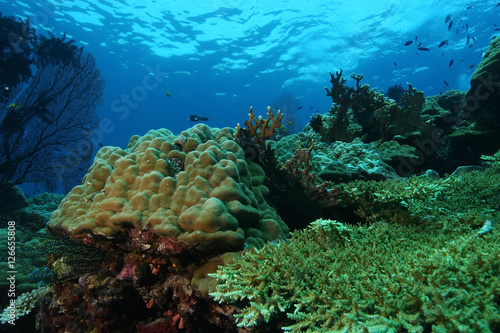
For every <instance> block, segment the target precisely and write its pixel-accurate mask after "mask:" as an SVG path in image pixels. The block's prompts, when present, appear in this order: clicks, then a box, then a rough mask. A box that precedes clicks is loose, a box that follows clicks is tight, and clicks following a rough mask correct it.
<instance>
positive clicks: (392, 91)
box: [386, 84, 405, 104]
mask: <svg viewBox="0 0 500 333" xmlns="http://www.w3.org/2000/svg"><path fill="white" fill-rule="evenodd" d="M404 92H405V90H404V88H403V87H402V86H401V85H400V84H395V85H393V86H391V87H389V89H387V93H386V96H387V97H389V98H390V99H393V100H395V101H396V103H398V104H399V102H400V101H401V98H402V97H403V95H404Z"/></svg>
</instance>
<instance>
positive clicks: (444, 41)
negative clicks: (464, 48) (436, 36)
mask: <svg viewBox="0 0 500 333" xmlns="http://www.w3.org/2000/svg"><path fill="white" fill-rule="evenodd" d="M445 44H448V40H443V41H442V42H441V43H439V46H438V47H441V46H443V45H445Z"/></svg>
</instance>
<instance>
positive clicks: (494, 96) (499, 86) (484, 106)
mask: <svg viewBox="0 0 500 333" xmlns="http://www.w3.org/2000/svg"><path fill="white" fill-rule="evenodd" d="M499 61H500V38H499V37H498V36H497V37H495V38H493V40H492V41H491V42H490V45H489V46H488V49H487V50H486V52H485V53H484V56H483V59H482V60H481V62H480V63H479V64H478V65H477V67H476V69H475V71H474V73H472V77H471V80H470V85H471V88H470V89H469V91H468V92H467V96H466V103H467V108H466V109H467V111H468V112H470V113H471V117H473V118H474V119H475V120H476V121H477V123H478V125H479V128H480V129H481V130H487V131H491V130H494V129H495V128H496V127H497V126H498V123H499V122H500V116H499V115H498V109H499V106H498V105H499V100H500V65H499Z"/></svg>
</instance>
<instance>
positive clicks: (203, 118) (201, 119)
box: [189, 114, 208, 121]
mask: <svg viewBox="0 0 500 333" xmlns="http://www.w3.org/2000/svg"><path fill="white" fill-rule="evenodd" d="M207 120H208V118H207V117H200V116H197V115H195V114H192V115H190V116H189V121H207Z"/></svg>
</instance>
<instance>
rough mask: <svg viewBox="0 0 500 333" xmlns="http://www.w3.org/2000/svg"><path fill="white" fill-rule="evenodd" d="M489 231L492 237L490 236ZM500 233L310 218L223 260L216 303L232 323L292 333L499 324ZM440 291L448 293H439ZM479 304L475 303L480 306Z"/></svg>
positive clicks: (486, 329) (465, 328)
mask: <svg viewBox="0 0 500 333" xmlns="http://www.w3.org/2000/svg"><path fill="white" fill-rule="evenodd" d="M495 235H496V236H495ZM499 245H500V242H499V238H498V230H495V229H493V234H485V235H481V236H479V235H478V231H477V230H470V229H469V228H467V227H464V226H461V225H459V224H455V225H453V226H450V227H449V229H443V228H441V227H439V226H432V225H429V226H406V227H402V226H395V225H389V224H383V223H379V224H372V225H370V226H368V227H367V226H361V225H357V226H350V227H348V226H346V225H343V224H341V223H339V222H337V221H331V220H317V221H315V222H313V223H311V225H310V226H309V228H307V229H306V230H304V231H297V232H294V233H293V235H292V238H291V239H290V240H289V241H285V242H280V243H279V244H277V245H267V246H265V247H264V248H262V249H260V250H256V251H247V252H246V253H245V254H244V255H243V257H242V259H241V260H238V261H236V262H234V263H232V264H229V265H227V266H221V267H220V268H219V270H218V271H217V273H215V274H210V275H211V276H213V277H216V278H217V279H219V281H220V284H219V285H218V286H217V291H215V292H213V293H211V295H212V296H213V297H215V299H216V300H219V301H221V302H224V303H226V302H229V303H235V302H238V304H242V307H243V308H242V310H241V312H239V313H237V314H235V315H234V316H235V317H236V318H237V321H238V326H240V327H245V328H251V327H259V326H262V324H263V323H264V322H265V323H267V326H268V327H275V330H277V329H278V327H281V329H282V330H284V331H289V332H326V331H328V332H347V331H349V332H375V331H376V332H396V331H402V330H405V331H411V332H422V331H424V330H429V331H430V330H431V329H432V330H433V331H435V332H451V331H467V332H469V331H470V332H473V331H482V332H493V331H496V330H498V329H499V328H500V309H499V307H498V304H497V302H496V299H497V298H498V297H499V296H500V289H499V288H498V287H497V286H498V284H499V283H500V280H499V274H498V272H499V270H500V267H499V264H498V263H499V261H498V258H499V256H500V247H499ZM445 295H446V296H445ZM479 309H480V310H479Z"/></svg>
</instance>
